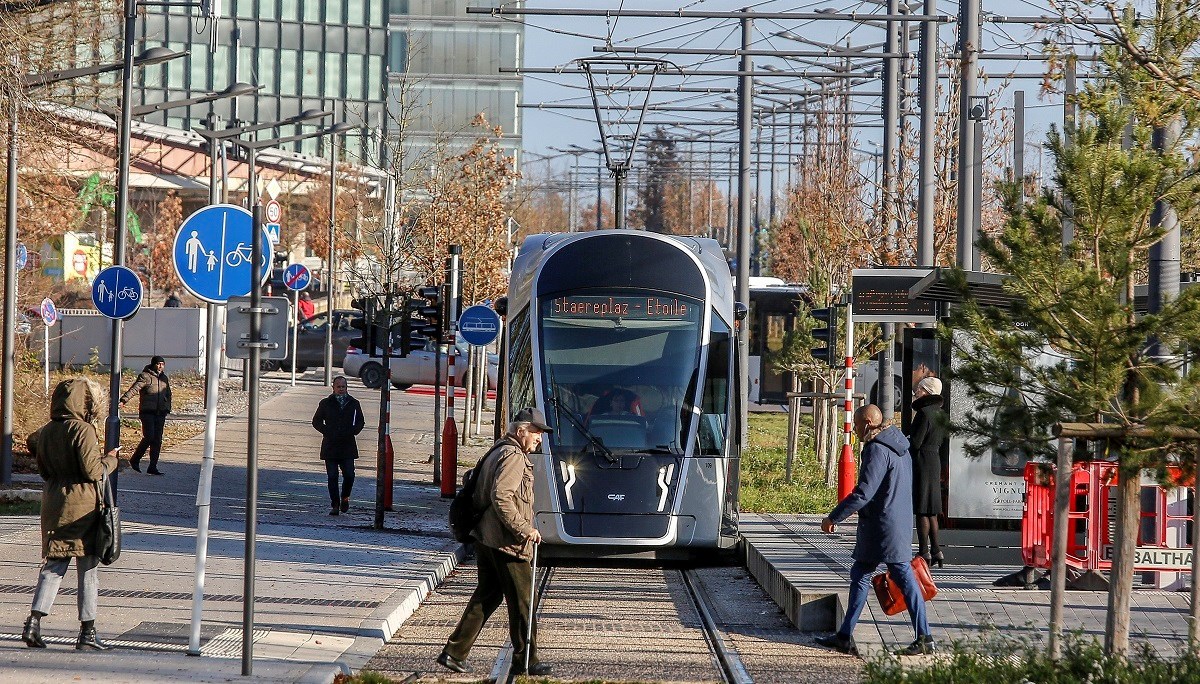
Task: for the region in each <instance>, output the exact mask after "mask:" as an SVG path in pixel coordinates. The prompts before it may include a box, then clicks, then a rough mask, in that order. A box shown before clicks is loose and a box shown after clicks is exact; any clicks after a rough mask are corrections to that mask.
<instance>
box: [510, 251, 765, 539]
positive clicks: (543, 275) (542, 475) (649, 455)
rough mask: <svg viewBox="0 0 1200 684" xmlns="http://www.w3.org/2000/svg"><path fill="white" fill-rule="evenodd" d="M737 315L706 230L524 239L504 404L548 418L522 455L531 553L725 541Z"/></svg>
mask: <svg viewBox="0 0 1200 684" xmlns="http://www.w3.org/2000/svg"><path fill="white" fill-rule="evenodd" d="M739 312H740V314H739ZM744 313H745V307H742V306H740V305H735V302H734V290H733V281H732V278H731V277H730V274H729V267H728V265H727V263H726V261H725V258H724V254H723V252H722V249H721V246H720V245H719V244H718V243H717V242H715V241H714V240H710V239H706V238H691V237H678V236H669V235H659V234H654V233H646V232H642V231H632V230H605V231H595V232H588V233H570V234H548V235H536V236H532V237H530V238H527V239H526V240H525V241H524V244H523V245H522V246H521V249H520V252H519V254H518V256H517V258H516V261H515V263H514V264H513V272H512V277H511V280H510V285H509V297H508V327H507V335H508V364H507V365H508V380H509V385H508V387H509V392H508V409H509V413H508V415H510V416H511V415H513V414H515V413H516V411H519V410H520V409H521V408H522V407H525V406H537V407H539V408H541V409H542V410H543V411H544V412H545V414H546V417H547V420H548V421H549V423H550V424H551V426H552V427H554V433H553V434H552V435H549V436H548V438H547V439H545V440H544V441H543V446H542V453H540V454H533V455H532V456H531V459H532V460H533V461H534V463H535V471H536V478H537V479H536V483H535V501H534V508H535V515H536V524H537V527H538V529H539V530H540V531H541V533H542V535H543V537H544V538H545V540H546V542H547V543H548V545H549V546H547V547H546V549H545V551H546V552H548V553H549V554H551V555H553V556H559V557H585V558H601V557H621V556H633V557H651V558H663V559H670V558H675V557H683V558H686V557H695V556H704V555H708V554H709V553H710V552H713V551H720V550H732V549H733V548H734V546H735V545H736V543H737V539H738V506H737V503H738V466H739V460H740V454H739V443H740V436H741V433H742V431H743V430H744V429H745V426H743V425H740V424H739V418H738V416H739V415H740V411H739V403H740V402H742V401H744V400H745V397H739V396H737V393H736V386H737V384H736V382H735V378H736V377H737V375H736V372H737V368H736V364H737V354H736V349H737V343H736V335H737V326H736V325H735V318H736V317H737V316H739V315H740V316H744Z"/></svg>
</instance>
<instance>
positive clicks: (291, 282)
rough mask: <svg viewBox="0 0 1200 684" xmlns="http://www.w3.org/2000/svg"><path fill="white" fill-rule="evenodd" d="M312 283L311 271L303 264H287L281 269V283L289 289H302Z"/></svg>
mask: <svg viewBox="0 0 1200 684" xmlns="http://www.w3.org/2000/svg"><path fill="white" fill-rule="evenodd" d="M311 283H312V273H310V272H309V270H308V267H307V266H305V265H304V264H288V267H287V268H286V269H284V271H283V284H284V285H286V286H287V289H289V290H303V289H304V288H306V287H308V286H309V285H310V284H311Z"/></svg>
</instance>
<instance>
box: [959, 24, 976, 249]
mask: <svg viewBox="0 0 1200 684" xmlns="http://www.w3.org/2000/svg"><path fill="white" fill-rule="evenodd" d="M979 4H980V0H962V2H961V3H960V5H959V20H958V53H959V87H958V97H959V101H958V173H957V175H958V252H957V258H956V261H955V263H956V264H957V265H958V266H959V267H960V268H964V269H970V268H971V264H972V262H973V261H974V252H975V217H974V216H973V215H972V212H971V209H972V206H973V204H974V201H973V200H974V197H975V190H974V188H973V187H972V186H973V185H974V182H975V178H974V175H973V174H972V173H971V170H972V169H973V168H974V167H975V160H974V156H975V126H974V122H973V121H971V116H970V110H971V99H972V98H973V97H974V96H975V90H976V81H975V79H976V75H977V73H978V70H979V61H978V55H979V33H980V31H979Z"/></svg>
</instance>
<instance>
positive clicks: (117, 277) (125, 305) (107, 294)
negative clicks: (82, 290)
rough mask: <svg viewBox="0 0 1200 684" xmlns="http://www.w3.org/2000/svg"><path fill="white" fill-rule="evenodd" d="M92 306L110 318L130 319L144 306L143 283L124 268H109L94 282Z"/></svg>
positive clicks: (134, 274)
mask: <svg viewBox="0 0 1200 684" xmlns="http://www.w3.org/2000/svg"><path fill="white" fill-rule="evenodd" d="M92 304H95V305H96V310H97V311H99V312H100V313H101V314H103V315H105V316H108V317H109V318H129V317H130V316H132V315H134V314H135V313H137V310H138V307H140V306H141V305H142V281H141V280H139V279H138V277H137V274H136V273H134V272H133V271H131V270H129V269H128V268H125V267H124V266H109V267H108V268H106V269H104V270H103V271H100V274H99V275H97V276H96V279H95V280H93V281H92Z"/></svg>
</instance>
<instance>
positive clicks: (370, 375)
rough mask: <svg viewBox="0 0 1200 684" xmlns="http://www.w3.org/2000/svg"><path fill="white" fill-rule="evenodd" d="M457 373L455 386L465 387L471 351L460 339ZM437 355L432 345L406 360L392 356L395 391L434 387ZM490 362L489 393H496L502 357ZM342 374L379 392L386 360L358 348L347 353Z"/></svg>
mask: <svg viewBox="0 0 1200 684" xmlns="http://www.w3.org/2000/svg"><path fill="white" fill-rule="evenodd" d="M454 350H455V359H454V371H455V376H456V383H455V384H457V385H458V386H460V387H461V386H462V385H463V383H465V382H466V377H467V373H466V369H467V358H468V352H467V350H468V348H467V345H466V343H465V342H463V341H462V340H461V339H460V340H459V342H458V344H457V345H455V348H454ZM435 358H436V352H435V351H434V348H433V345H432V344H430V345H429V346H427V347H426V348H425V349H418V350H415V351H411V352H409V353H408V356H405V357H403V358H401V357H399V356H393V357H392V358H391V362H390V364H389V365H390V366H391V369H392V387H395V388H396V389H408V388H409V387H412V386H413V385H432V384H433V383H434V359H435ZM487 359H488V368H487V374H488V389H496V380H497V377H498V373H499V364H500V357H498V356H496V355H495V354H491V353H489V354H488V355H487ZM441 365H442V368H441V377H442V378H443V381H444V379H445V377H446V372H447V367H448V364H447V358H446V356H443V357H442V364H441ZM342 372H344V373H345V374H346V376H347V377H357V378H358V379H360V380H362V383H363V384H364V385H366V386H367V387H369V388H371V389H378V388H379V387H380V386H382V385H383V375H384V374H383V359H382V358H380V357H375V358H371V357H370V356H368V355H367V354H365V353H363V352H362V350H360V349H357V348H355V347H349V348H347V349H346V359H345V361H344V362H343V363H342Z"/></svg>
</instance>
